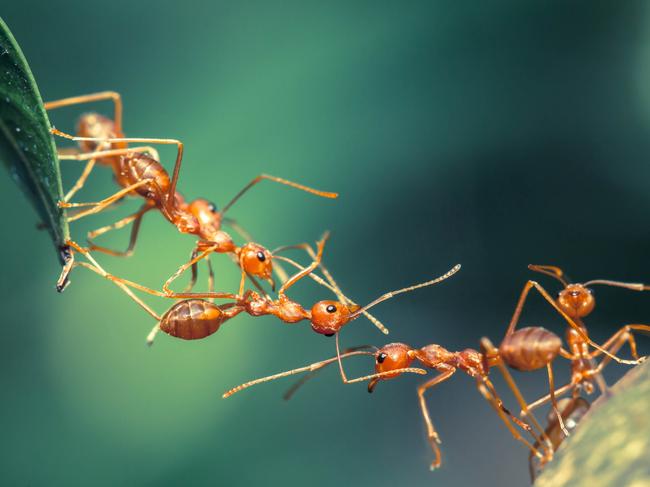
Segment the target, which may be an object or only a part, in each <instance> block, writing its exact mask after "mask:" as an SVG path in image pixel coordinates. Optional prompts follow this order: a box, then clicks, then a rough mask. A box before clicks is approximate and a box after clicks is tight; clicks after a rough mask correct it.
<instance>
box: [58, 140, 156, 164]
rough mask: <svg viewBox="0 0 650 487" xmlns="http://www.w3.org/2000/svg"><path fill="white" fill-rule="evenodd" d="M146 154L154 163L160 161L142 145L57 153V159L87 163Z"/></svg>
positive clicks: (151, 148) (154, 153) (151, 151)
mask: <svg viewBox="0 0 650 487" xmlns="http://www.w3.org/2000/svg"><path fill="white" fill-rule="evenodd" d="M97 140H98V141H99V142H103V141H105V140H106V139H97ZM144 152H146V153H148V154H149V155H151V157H152V158H154V159H155V160H156V161H160V156H159V154H158V151H157V150H156V149H154V148H153V147H151V146H148V145H144V146H141V147H128V148H126V149H100V150H95V151H92V152H81V153H78V154H62V153H59V154H58V157H59V160H61V161H87V160H89V159H98V158H103V157H113V156H123V155H126V154H135V153H144Z"/></svg>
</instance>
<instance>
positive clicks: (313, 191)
mask: <svg viewBox="0 0 650 487" xmlns="http://www.w3.org/2000/svg"><path fill="white" fill-rule="evenodd" d="M265 179H267V180H269V181H274V182H276V183H280V184H284V185H286V186H291V187H292V188H296V189H299V190H301V191H305V192H307V193H311V194H315V195H316V196H321V197H323V198H338V196H339V195H338V193H331V192H329V191H319V190H317V189H313V188H310V187H309V186H303V185H302V184H298V183H294V182H293V181H289V180H287V179H282V178H278V177H275V176H269V175H268V174H260V175H259V176H257V177H256V178H253V179H252V180H251V182H250V183H248V184H247V185H246V186H244V188H243V189H242V190H241V191H239V193H237V194H236V195H235V196H234V198H233V199H231V200H230V202H229V203H228V204H227V205H226V206H224V207H223V210H221V212H220V213H221V215H223V214H225V213H226V212H227V211H228V210H229V209H230V207H231V206H232V205H234V204H235V203H236V202H237V200H238V199H239V198H241V197H242V196H243V195H244V193H246V191H248V190H249V189H251V188H252V187H253V186H255V185H256V184H257V183H259V182H260V181H263V180H265Z"/></svg>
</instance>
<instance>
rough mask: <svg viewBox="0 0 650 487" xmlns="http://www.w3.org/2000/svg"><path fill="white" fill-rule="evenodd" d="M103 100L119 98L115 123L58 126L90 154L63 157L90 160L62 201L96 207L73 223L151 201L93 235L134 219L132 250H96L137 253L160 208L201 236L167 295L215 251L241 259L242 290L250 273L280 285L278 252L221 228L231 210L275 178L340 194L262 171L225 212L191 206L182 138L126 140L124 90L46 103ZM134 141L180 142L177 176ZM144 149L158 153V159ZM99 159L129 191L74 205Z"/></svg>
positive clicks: (62, 281) (202, 204) (201, 203)
mask: <svg viewBox="0 0 650 487" xmlns="http://www.w3.org/2000/svg"><path fill="white" fill-rule="evenodd" d="M103 99H112V100H113V101H114V104H115V121H113V120H111V119H109V118H106V117H103V116H101V115H98V114H94V113H91V114H86V115H84V116H82V117H81V120H80V122H79V127H78V130H79V133H80V134H81V136H80V137H74V136H71V135H68V134H65V133H63V132H60V131H58V130H56V129H53V130H52V131H53V133H54V134H56V135H59V136H61V137H64V138H68V139H70V140H73V141H77V142H79V143H80V145H81V148H82V150H84V151H87V152H86V153H84V154H77V155H68V156H66V155H62V156H61V159H75V160H87V159H88V160H89V162H88V164H87V166H86V168H85V169H84V171H83V173H82V176H81V177H80V178H79V180H78V181H77V182H76V183H75V185H74V186H73V188H72V190H71V191H70V192H69V193H68V194H67V195H66V197H65V198H64V201H62V202H60V206H62V207H65V208H69V207H87V206H90V207H91V208H90V209H88V210H85V211H81V212H79V213H77V214H75V215H73V216H71V217H70V218H69V219H68V221H74V220H77V219H79V218H82V217H84V216H87V215H90V214H93V213H98V212H100V211H102V210H103V209H105V208H107V207H108V206H110V205H112V204H113V203H115V202H117V201H118V200H120V199H121V198H123V197H124V196H126V195H127V194H131V195H139V196H142V197H143V198H144V199H145V200H146V203H145V204H144V206H143V207H142V208H141V209H140V210H138V212H136V213H135V214H133V215H130V216H128V217H126V218H124V219H122V220H120V221H118V222H116V223H114V224H113V225H109V226H106V227H102V228H100V229H98V230H96V231H94V232H91V233H90V234H89V238H94V237H96V236H97V235H100V234H102V233H106V232H107V231H109V230H112V229H116V228H121V227H123V226H125V225H127V224H128V223H131V222H133V228H132V233H131V237H130V242H129V247H128V249H127V250H126V252H115V251H112V250H110V249H105V248H103V247H98V246H94V245H93V247H91V248H93V249H94V250H98V251H102V252H105V253H109V254H112V255H129V254H130V253H132V251H133V248H134V246H135V242H136V239H137V234H138V230H139V228H140V222H141V219H142V217H143V216H144V214H145V213H147V212H148V211H150V210H152V209H157V210H159V211H160V212H161V214H162V215H163V216H164V217H165V218H166V219H167V220H168V221H169V222H171V223H172V224H174V225H175V226H176V227H177V229H178V230H179V231H180V232H181V233H190V234H194V235H197V236H198V237H199V241H198V242H197V245H196V248H195V250H194V251H193V253H192V258H191V260H190V262H188V263H187V264H185V265H183V266H181V267H180V268H179V269H178V271H177V272H176V273H175V274H174V275H172V277H170V278H169V279H168V280H167V281H166V282H165V284H164V285H163V290H164V291H165V293H166V295H167V296H169V297H179V294H178V293H174V292H173V291H172V290H171V289H170V288H169V285H170V284H171V282H172V281H173V280H174V279H176V278H177V277H178V276H179V275H180V274H182V273H183V272H184V271H185V270H187V269H188V268H190V267H192V271H193V279H192V281H191V283H190V286H189V288H190V289H191V286H192V285H193V284H194V281H195V279H196V268H195V264H196V263H197V262H198V261H200V260H201V259H203V258H205V257H207V256H208V255H209V254H210V253H212V252H219V253H230V254H231V255H234V256H235V257H236V259H237V262H238V264H239V266H240V268H241V269H242V278H241V284H240V293H241V292H243V285H244V279H245V276H246V275H249V276H257V277H260V278H262V279H264V280H267V281H269V283H270V284H271V286H272V287H273V288H274V287H275V284H274V282H273V279H272V271H273V265H272V259H273V255H272V254H271V253H270V252H269V251H268V250H267V249H265V248H264V247H262V246H261V245H259V244H256V243H252V242H251V243H247V244H245V245H244V246H242V247H237V246H235V244H234V243H233V241H232V238H231V237H230V235H228V234H227V233H226V232H224V231H223V230H221V222H222V220H223V217H224V214H225V212H226V211H227V210H228V209H229V208H230V207H231V206H232V205H233V204H234V203H235V202H236V201H237V200H238V199H239V198H240V197H241V196H242V195H243V194H244V193H245V192H246V191H247V190H248V189H250V188H251V187H252V186H254V185H255V184H257V183H258V182H260V181H262V180H264V179H267V180H271V181H275V182H277V183H280V184H284V185H287V186H291V187H293V188H297V189H300V190H303V191H306V192H309V193H312V194H315V195H317V196H322V197H325V198H336V197H337V196H338V194H336V193H330V192H324V191H318V190H315V189H313V188H309V187H307V186H303V185H300V184H297V183H294V182H291V181H287V180H285V179H281V178H277V177H275V176H268V175H265V174H262V175H260V176H258V177H256V178H254V179H253V180H252V181H251V182H250V183H248V184H247V185H246V186H245V187H244V188H243V189H242V190H241V191H240V192H239V193H237V195H235V197H234V198H233V199H232V200H231V201H230V202H229V203H228V204H227V205H226V206H225V207H224V208H223V209H222V210H221V211H218V210H217V208H216V206H215V205H214V204H212V203H210V202H208V201H207V200H205V199H202V198H201V199H197V200H195V201H193V202H191V203H189V204H188V203H186V202H185V201H184V199H183V198H182V196H180V194H179V193H177V192H176V185H177V181H178V176H179V173H180V167H181V161H182V156H183V144H182V142H180V141H179V140H175V139H152V138H124V136H123V133H122V102H121V98H120V96H119V94H117V93H115V92H104V93H97V94H93V95H86V96H80V97H74V98H67V99H64V100H59V101H55V102H49V103H46V104H45V107H46V109H49V110H52V109H54V108H59V107H63V106H70V105H75V104H80V103H87V102H91V101H97V100H103ZM130 142H138V143H150V144H172V145H176V146H177V155H176V163H175V165H174V170H173V173H172V177H171V179H170V177H169V174H168V173H167V171H166V170H165V169H164V167H163V166H162V165H161V164H160V163H159V162H158V160H157V153H156V152H155V149H151V148H149V147H141V148H128V147H127V144H128V143H130ZM144 151H146V152H149V153H153V155H154V157H152V156H151V155H149V154H147V153H145V152H144ZM118 156H119V157H118ZM95 161H97V162H99V163H101V164H104V165H109V166H111V167H112V168H113V172H114V173H115V177H116V180H117V182H118V184H119V185H120V186H122V188H123V189H122V190H120V191H118V192H117V193H115V194H114V195H112V196H109V197H108V198H105V199H103V200H101V201H99V202H93V203H69V202H68V200H69V198H70V197H71V196H72V195H73V194H74V193H75V192H76V191H77V190H78V189H80V188H81V187H82V186H83V184H84V183H85V181H86V179H87V177H88V175H89V174H90V172H91V170H92V168H93V167H94V164H95ZM72 265H73V259H72V256H70V259H69V261H68V263H67V264H66V265H65V267H64V269H63V272H62V274H61V277H60V278H59V281H58V282H57V289H58V290H59V291H62V290H63V289H64V287H65V285H66V284H67V282H68V274H69V272H70V270H71V268H72ZM210 275H211V280H210V283H212V270H211V269H210Z"/></svg>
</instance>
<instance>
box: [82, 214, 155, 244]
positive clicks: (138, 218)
mask: <svg viewBox="0 0 650 487" xmlns="http://www.w3.org/2000/svg"><path fill="white" fill-rule="evenodd" d="M153 208H154V207H153V206H151V205H144V206H143V207H142V208H141V209H140V210H138V211H137V212H136V213H134V214H133V215H129V216H127V217H126V218H122V219H121V220H119V221H117V222H115V223H113V224H112V225H107V226H105V227H101V228H98V229H97V230H94V231H92V232H89V233H88V237H87V240H88V245H89V247H90V250H91V251H97V252H102V253H104V254H108V255H112V256H114V257H130V256H131V255H133V249H134V248H135V243H136V240H137V238H138V232H139V231H140V225H141V224H142V217H143V216H144V214H145V213H146V212H148V211H149V210H152V209H153ZM131 222H133V227H132V228H131V236H130V238H129V246H128V247H127V249H126V250H124V251H119V250H112V249H109V248H106V247H101V246H99V245H95V243H94V242H93V241H92V239H93V238H95V237H97V236H99V235H103V234H104V233H106V232H108V231H111V230H117V229H120V228H122V227H124V226H126V225H128V224H129V223H131Z"/></svg>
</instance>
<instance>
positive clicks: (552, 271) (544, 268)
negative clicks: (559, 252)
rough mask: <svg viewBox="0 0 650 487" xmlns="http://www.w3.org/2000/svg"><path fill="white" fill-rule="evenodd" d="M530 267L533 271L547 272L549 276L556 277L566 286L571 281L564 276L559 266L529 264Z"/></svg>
mask: <svg viewBox="0 0 650 487" xmlns="http://www.w3.org/2000/svg"><path fill="white" fill-rule="evenodd" d="M528 268H529V269H530V270H531V271H534V272H539V273H540V274H546V275H547V276H551V277H554V278H555V279H557V280H558V281H560V282H561V283H562V284H563V285H564V287H567V286H568V285H569V283H568V282H567V281H566V280H565V279H564V277H563V276H564V272H563V271H562V269H560V268H559V267H555V266H553V265H536V264H528Z"/></svg>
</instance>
